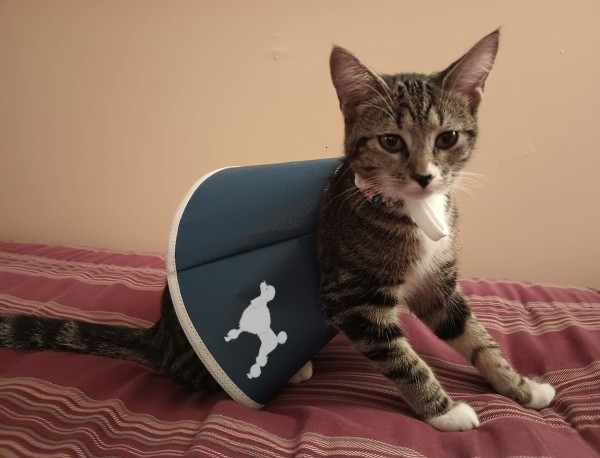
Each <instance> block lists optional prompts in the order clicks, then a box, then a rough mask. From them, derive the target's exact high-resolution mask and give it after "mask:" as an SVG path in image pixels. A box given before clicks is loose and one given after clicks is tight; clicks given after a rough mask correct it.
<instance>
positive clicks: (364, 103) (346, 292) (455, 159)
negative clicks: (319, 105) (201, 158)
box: [318, 32, 553, 430]
mask: <svg viewBox="0 0 600 458" xmlns="http://www.w3.org/2000/svg"><path fill="white" fill-rule="evenodd" d="M497 45H498V33H497V32H494V33H492V34H490V35H488V36H487V37H485V38H483V39H482V40H481V41H480V42H479V43H477V44H476V45H475V46H474V47H473V48H472V49H471V50H470V51H469V52H468V53H467V54H466V55H465V56H463V57H462V58H461V59H459V60H458V61H457V62H455V63H454V64H452V65H451V66H450V67H449V68H448V69H446V70H445V71H443V72H441V73H437V74H434V75H418V74H399V75H376V74H374V73H373V72H372V71H371V70H369V69H368V68H367V67H366V66H364V65H363V64H361V63H360V61H358V59H356V58H355V57H354V56H352V55H351V54H350V53H349V52H348V51H346V50H343V49H341V48H334V50H333V52H332V58H331V67H332V78H333V82H334V85H335V87H336V89H337V93H338V97H339V99H340V107H341V109H342V112H343V114H344V120H345V129H346V135H345V159H344V162H343V164H342V166H341V167H340V168H339V169H338V171H337V173H336V174H335V175H334V176H333V177H332V179H331V180H330V183H329V185H328V189H327V191H326V193H325V196H324V199H323V202H322V205H321V213H320V225H319V237H318V238H319V261H320V268H321V302H322V305H323V308H324V310H325V313H326V316H327V318H328V320H329V321H330V322H331V323H332V324H333V325H335V326H337V327H338V328H339V329H340V330H341V331H343V332H344V333H345V334H346V335H347V336H348V337H349V338H350V339H351V340H352V341H353V342H354V343H355V344H356V346H357V347H358V349H359V350H360V351H361V352H362V353H363V354H364V355H365V356H366V357H367V358H369V359H370V360H371V361H372V362H373V363H374V364H375V365H376V366H377V367H378V368H379V369H380V370H381V372H382V373H383V374H385V375H386V376H387V377H388V378H389V379H390V380H391V381H392V382H394V384H395V385H396V386H397V387H398V390H399V392H400V394H401V395H402V397H403V398H404V400H405V401H406V402H407V403H408V404H409V405H410V407H411V408H412V409H413V410H414V411H415V413H416V414H417V415H419V416H420V417H422V418H424V419H426V420H427V421H429V422H430V423H431V424H432V425H434V426H435V427H437V428H438V429H442V430H456V429H470V428H472V427H476V426H477V425H478V420H477V417H476V415H475V413H474V412H473V411H472V410H471V409H470V408H468V407H467V406H461V405H458V404H456V403H455V402H454V401H453V400H452V399H451V398H450V396H449V395H448V394H447V393H446V392H445V391H444V389H443V388H442V386H441V385H440V383H439V382H438V380H437V379H436V377H435V375H434V374H433V372H432V371H431V369H430V368H429V367H428V365H427V364H426V363H425V362H424V361H423V360H422V359H421V358H420V357H419V356H418V355H417V354H416V353H415V352H414V351H413V349H412V348H411V346H410V344H409V343H408V341H407V340H406V338H405V337H404V335H403V334H402V331H401V329H400V327H399V324H398V318H397V308H396V305H397V304H399V303H401V304H406V305H407V306H408V308H409V309H410V310H411V311H412V312H413V313H414V314H415V315H416V316H417V317H419V318H420V319H421V320H422V321H423V322H424V323H425V324H426V325H427V326H428V327H429V328H431V330H432V331H433V332H434V333H435V335H436V336H437V337H439V338H440V339H443V340H445V341H447V342H448V343H449V344H450V345H451V346H452V347H453V348H455V349H456V350H457V351H458V352H460V353H461V354H462V355H463V356H464V357H465V358H466V359H467V360H470V361H471V362H472V363H473V364H474V365H475V366H476V367H477V368H478V369H479V371H480V372H481V374H482V375H483V376H484V377H485V378H486V379H487V380H488V381H489V382H490V383H491V384H492V386H493V387H494V388H495V389H496V390H497V391H498V392H499V393H501V394H504V395H505V396H508V397H510V398H512V399H515V400H517V401H518V402H519V403H521V404H523V405H531V406H538V407H545V405H547V402H549V399H547V398H548V397H550V399H551V396H553V390H552V389H551V387H549V385H548V386H547V387H546V386H544V388H540V387H539V386H538V385H537V384H535V383H534V382H531V381H529V380H528V379H526V378H524V377H522V376H521V375H519V374H518V373H517V372H515V370H514V369H513V368H512V367H511V366H510V364H509V363H508V362H507V361H506V359H505V358H504V356H503V355H502V352H501V350H500V348H499V346H498V345H497V344H496V343H495V342H494V340H493V339H492V338H491V336H490V335H489V334H488V333H487V331H486V330H485V329H484V328H483V327H482V326H481V325H480V324H479V322H478V321H477V319H476V318H475V317H474V316H473V314H472V313H471V310H470V308H469V306H468V305H467V303H466V301H465V299H464V298H463V296H462V294H461V292H460V290H459V288H458V285H457V277H458V272H457V266H456V264H457V262H456V220H457V210H456V207H455V205H454V199H453V194H452V191H453V188H454V184H455V182H456V179H457V177H459V176H460V174H461V171H462V169H463V167H464V166H465V164H466V163H467V161H468V159H469V158H470V156H471V154H472V151H473V148H474V145H475V140H476V137H477V108H478V104H479V102H480V100H481V91H482V89H483V84H484V82H485V79H486V77H487V74H488V72H489V71H490V70H491V66H492V63H493V61H494V57H495V55H496V50H497ZM443 132H454V133H455V134H456V135H457V136H458V141H457V142H456V143H455V144H453V145H451V146H450V147H449V148H446V147H444V144H443V142H442V143H441V145H442V146H439V145H440V141H439V136H440V134H441V133H443ZM386 135H394V136H399V137H400V138H401V139H402V144H403V145H404V148H402V149H401V150H399V151H392V150H389V149H386V147H385V145H384V144H383V143H382V141H381V138H382V137H383V136H386ZM453 135H454V134H453ZM431 171H434V176H433V177H430V178H431V180H430V182H429V184H426V183H425V184H426V186H423V184H422V183H420V182H419V181H418V179H419V178H421V177H423V176H424V175H425V174H427V173H431ZM356 177H360V179H361V180H360V181H361V182H367V183H369V184H370V186H371V188H372V190H374V192H375V193H377V194H378V195H380V196H382V197H383V198H384V200H385V201H386V202H392V203H393V204H392V205H376V204H375V203H374V201H369V198H368V197H366V195H365V194H364V193H363V192H360V190H358V189H357V187H356V183H357V182H358V180H357V178H356ZM420 188H426V189H424V190H422V189H420ZM416 192H419V193H420V195H421V196H423V195H431V194H434V193H435V194H442V195H444V196H445V203H446V204H445V218H446V220H447V222H448V225H449V227H450V229H451V234H450V236H449V237H446V238H444V239H442V240H440V241H438V242H433V241H431V240H429V239H428V238H427V237H426V236H425V235H424V233H423V232H422V231H421V230H420V229H419V228H418V227H417V226H416V225H415V224H414V222H413V220H412V218H410V216H408V215H407V214H406V213H405V210H404V206H403V200H404V199H406V198H409V197H412V196H413V195H414V193H416ZM532 389H533V390H534V391H535V399H534V398H533V397H532ZM540 390H541V391H540ZM544 390H545V391H544ZM540 393H541V394H540ZM538 394H539V395H540V396H541V398H540V399H542V400H541V401H539V400H538V399H537V396H538ZM542 404H543V405H542Z"/></svg>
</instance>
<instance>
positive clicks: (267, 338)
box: [225, 281, 287, 379]
mask: <svg viewBox="0 0 600 458" xmlns="http://www.w3.org/2000/svg"><path fill="white" fill-rule="evenodd" d="M274 297H275V288H274V287H273V286H271V285H267V282H265V281H263V282H262V283H261V284H260V296H258V297H256V298H254V299H252V300H251V301H250V305H249V306H248V307H246V309H245V310H244V313H242V318H241V319H240V327H239V328H238V329H232V330H231V331H229V332H228V333H227V336H226V337H225V342H229V341H230V340H234V339H237V338H238V336H239V335H240V334H241V333H242V332H249V333H250V334H256V335H257V336H258V338H259V339H260V349H259V350H258V356H257V357H256V364H253V365H252V367H251V368H250V373H249V374H247V375H248V378H250V379H252V378H257V377H260V368H261V367H265V366H266V365H267V355H268V354H269V353H271V352H272V351H273V350H275V348H276V347H277V345H278V344H284V343H285V341H286V340H287V334H286V333H285V332H284V331H281V332H280V333H279V334H277V335H275V333H274V332H273V330H272V329H271V314H270V312H269V309H268V308H267V302H269V301H271V300H273V298H274Z"/></svg>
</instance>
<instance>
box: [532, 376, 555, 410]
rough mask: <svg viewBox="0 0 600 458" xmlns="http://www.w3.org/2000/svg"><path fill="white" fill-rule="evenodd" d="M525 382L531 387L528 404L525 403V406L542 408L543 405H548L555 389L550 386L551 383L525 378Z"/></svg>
mask: <svg viewBox="0 0 600 458" xmlns="http://www.w3.org/2000/svg"><path fill="white" fill-rule="evenodd" d="M525 380H527V384H528V385H529V388H530V389H531V401H530V402H529V403H528V404H525V407H529V408H530V409H536V410H539V409H543V408H544V407H548V405H550V403H551V402H552V399H554V395H555V394H556V391H554V388H552V385H550V384H549V383H538V382H534V381H533V380H529V379H528V378H526V379H525Z"/></svg>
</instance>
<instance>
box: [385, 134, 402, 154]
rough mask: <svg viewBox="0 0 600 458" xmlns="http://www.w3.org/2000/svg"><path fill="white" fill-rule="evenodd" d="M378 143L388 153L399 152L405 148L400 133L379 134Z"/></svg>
mask: <svg viewBox="0 0 600 458" xmlns="http://www.w3.org/2000/svg"><path fill="white" fill-rule="evenodd" d="M379 144H380V145H381V147H382V148H383V149H384V150H386V151H387V152H389V153H399V152H400V151H404V150H405V149H406V145H405V143H404V140H402V137H401V136H400V135H394V134H385V135H380V136H379Z"/></svg>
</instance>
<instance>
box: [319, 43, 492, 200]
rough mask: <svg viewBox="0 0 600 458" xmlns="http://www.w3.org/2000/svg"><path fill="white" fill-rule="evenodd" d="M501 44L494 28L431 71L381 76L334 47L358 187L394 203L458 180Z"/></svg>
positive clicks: (337, 85) (425, 194) (349, 152)
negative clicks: (442, 67) (445, 65)
mask: <svg viewBox="0 0 600 458" xmlns="http://www.w3.org/2000/svg"><path fill="white" fill-rule="evenodd" d="M498 42H499V32H498V31H495V32H493V33H491V34H489V35H487V36H486V37H484V38H482V39H481V40H480V41H479V42H478V43H477V44H475V46H473V47H472V48H471V49H470V50H469V51H468V52H467V53H466V54H465V55H464V56H462V57H461V58H460V59H458V60H457V61H456V62H454V63H453V64H451V65H450V66H449V67H448V68H447V69H445V70H443V71H441V72H439V73H434V74H431V75H420V74H413V73H400V74H396V75H378V74H376V73H374V72H373V71H371V70H370V69H369V68H368V67H366V66H365V65H364V64H363V63H361V62H360V61H359V60H358V59H357V58H356V57H355V56H353V55H352V54H351V53H350V52H348V51H347V50H345V49H343V48H339V47H335V48H334V49H333V51H332V53H331V59H330V65H331V76H332V79H333V84H334V86H335V88H336V91H337V94H338V98H339V101H340V108H341V110H342V113H343V114H344V120H345V126H346V137H345V154H346V157H347V158H348V161H349V164H350V166H351V167H352V170H353V171H354V173H355V175H356V177H357V185H358V186H359V187H361V188H369V189H370V190H372V191H374V192H376V193H378V194H380V195H382V196H384V197H386V198H388V199H390V200H394V201H396V200H402V199H407V198H408V199H422V198H425V197H428V196H429V195H431V194H434V193H440V192H445V191H447V190H448V189H449V188H450V187H451V186H452V185H453V184H454V183H455V182H456V180H457V177H458V176H459V173H460V171H461V170H462V169H463V167H464V166H465V163H466V162H467V160H468V159H469V158H470V157H471V155H472V152H473V148H474V145H475V140H476V138H477V109H478V107H479V103H480V102H481V98H482V95H483V88H484V85H485V80H486V78H487V76H488V74H489V72H490V70H491V69H492V65H493V63H494V59H495V57H496V52H497V51H498Z"/></svg>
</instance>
